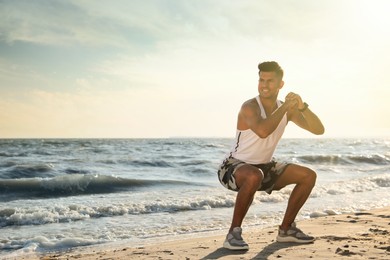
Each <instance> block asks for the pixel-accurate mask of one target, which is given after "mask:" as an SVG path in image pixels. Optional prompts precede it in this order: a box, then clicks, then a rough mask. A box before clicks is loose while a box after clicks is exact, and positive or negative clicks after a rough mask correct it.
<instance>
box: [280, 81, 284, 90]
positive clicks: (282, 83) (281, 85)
mask: <svg viewBox="0 0 390 260" xmlns="http://www.w3.org/2000/svg"><path fill="white" fill-rule="evenodd" d="M283 86H284V81H283V80H281V81H280V86H279V89H282V88H283Z"/></svg>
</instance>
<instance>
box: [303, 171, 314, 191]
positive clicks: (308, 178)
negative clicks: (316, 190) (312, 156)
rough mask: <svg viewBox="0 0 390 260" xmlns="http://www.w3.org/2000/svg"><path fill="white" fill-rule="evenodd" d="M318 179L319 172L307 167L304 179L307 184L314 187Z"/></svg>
mask: <svg viewBox="0 0 390 260" xmlns="http://www.w3.org/2000/svg"><path fill="white" fill-rule="evenodd" d="M316 180H317V173H316V172H315V171H313V170H312V169H309V168H307V169H306V172H305V177H304V181H305V183H307V185H309V186H312V187H314V185H315V184H316Z"/></svg>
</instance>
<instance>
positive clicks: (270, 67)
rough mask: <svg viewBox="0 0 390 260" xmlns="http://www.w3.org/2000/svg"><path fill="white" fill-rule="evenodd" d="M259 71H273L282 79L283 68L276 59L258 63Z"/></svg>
mask: <svg viewBox="0 0 390 260" xmlns="http://www.w3.org/2000/svg"><path fill="white" fill-rule="evenodd" d="M257 67H258V68H259V74H260V72H275V74H276V76H278V77H279V78H280V80H282V79H283V69H282V68H281V67H280V66H279V64H278V63H277V62H276V61H265V62H262V63H260V64H259V65H258V66H257Z"/></svg>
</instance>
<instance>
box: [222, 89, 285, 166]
mask: <svg viewBox="0 0 390 260" xmlns="http://www.w3.org/2000/svg"><path fill="white" fill-rule="evenodd" d="M256 100H257V103H258V104H259V106H260V111H261V117H262V118H263V119H265V118H267V115H266V113H265V109H264V107H263V104H261V101H260V97H259V96H257V97H256ZM277 105H278V107H280V106H281V105H282V103H281V102H280V100H277ZM286 125H287V114H285V115H284V116H283V118H282V120H280V123H279V125H278V126H277V128H276V129H275V131H273V132H272V133H271V134H270V135H269V136H268V137H267V138H260V137H259V136H258V135H257V134H256V133H255V132H253V131H252V130H251V129H247V130H243V131H241V130H238V129H237V131H236V139H235V142H234V145H233V147H232V149H231V151H230V154H229V155H228V157H234V158H236V159H239V160H241V161H244V162H246V163H249V164H261V163H269V162H270V161H271V160H272V156H273V154H274V151H275V149H276V146H277V144H278V142H279V140H280V138H281V137H282V135H283V132H284V129H285V128H286Z"/></svg>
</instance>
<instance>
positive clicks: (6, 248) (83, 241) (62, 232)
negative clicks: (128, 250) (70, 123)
mask: <svg viewBox="0 0 390 260" xmlns="http://www.w3.org/2000/svg"><path fill="white" fill-rule="evenodd" d="M232 145H233V139H229V138H165V139H2V140H0V259H2V258H7V257H17V256H21V255H23V254H27V253H31V252H33V253H45V252H51V251H56V250H67V249H72V248H75V247H81V246H90V245H96V244H101V245H109V244H110V243H123V244H126V245H127V246H142V245H145V244H149V243H153V242H161V241H169V240H180V239H182V238H187V237H201V236H209V235H220V234H226V233H227V230H228V228H229V226H230V221H231V218H232V213H233V206H234V202H235V196H236V193H235V192H233V191H229V190H227V189H225V188H224V187H223V186H222V185H221V184H220V183H219V181H218V178H217V168H218V165H219V164H220V163H221V161H222V159H223V158H224V156H225V155H226V154H227V153H228V152H229V150H230V148H231V147H232ZM274 156H275V158H276V159H277V160H279V161H287V162H293V163H297V164H302V165H305V166H308V167H310V168H312V169H313V170H315V171H316V172H317V183H316V186H315V188H314V189H313V191H312V194H311V195H310V198H309V199H308V201H307V202H306V204H305V205H304V207H303V208H302V209H301V211H300V213H299V215H298V217H297V221H300V220H303V219H308V218H319V217H324V216H328V215H336V214H342V213H353V212H359V211H364V210H370V209H374V208H379V207H384V206H389V205H390V195H389V194H390V139H375V138H373V139H326V138H315V139H306V138H305V139H282V140H281V141H280V143H279V146H278V148H277V150H276V152H275V154H274ZM292 188H293V186H287V187H286V188H285V189H282V190H281V191H275V192H273V193H272V194H271V195H268V194H266V193H264V192H258V193H257V194H256V196H255V199H254V202H253V205H252V206H251V208H250V209H249V212H248V214H247V216H246V218H245V220H244V224H243V229H244V232H245V231H247V230H253V229H262V228H265V227H270V226H275V225H278V224H280V222H281V219H282V217H283V214H284V210H285V208H286V204H287V200H288V198H289V194H290V193H291V191H292Z"/></svg>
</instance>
